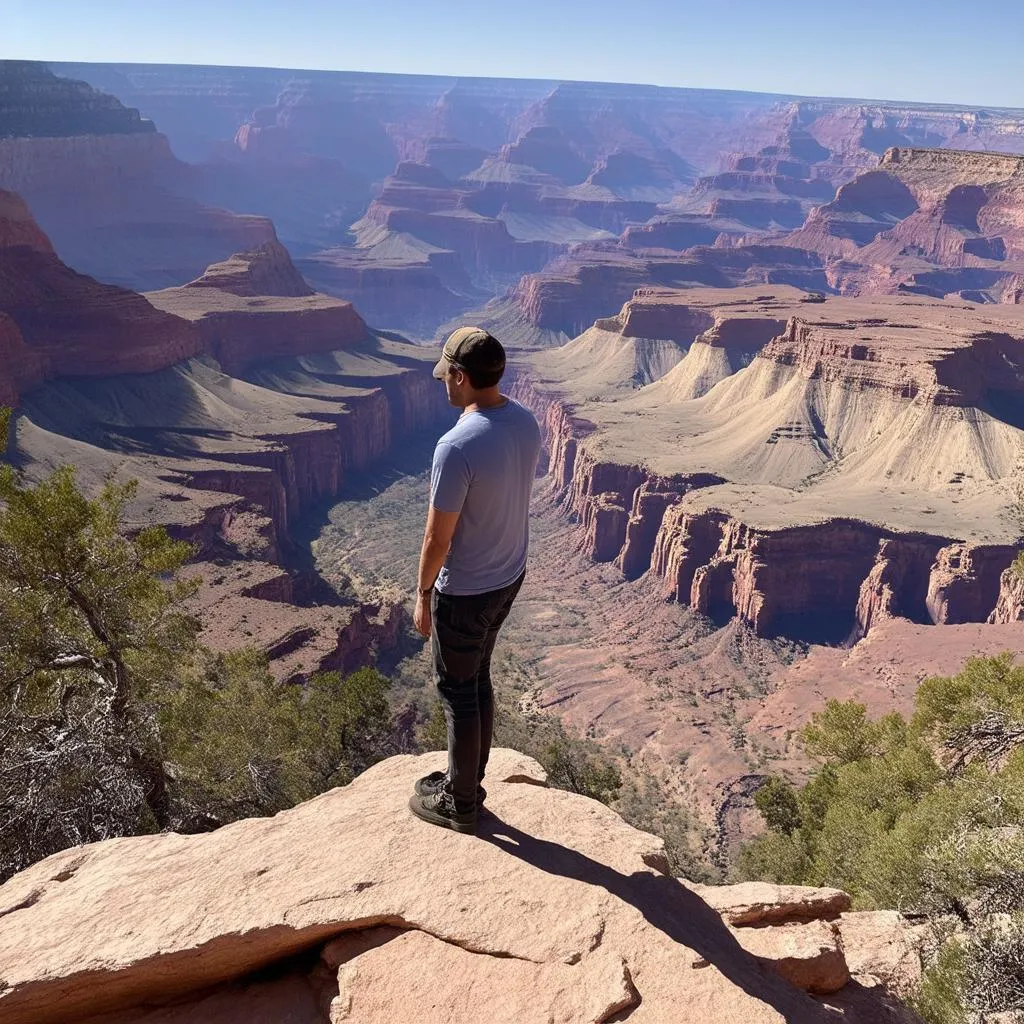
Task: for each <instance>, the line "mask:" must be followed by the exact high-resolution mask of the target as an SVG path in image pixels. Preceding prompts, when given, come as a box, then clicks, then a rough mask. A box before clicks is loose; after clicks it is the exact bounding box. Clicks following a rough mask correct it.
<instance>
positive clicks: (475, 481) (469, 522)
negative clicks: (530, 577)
mask: <svg viewBox="0 0 1024 1024" xmlns="http://www.w3.org/2000/svg"><path fill="white" fill-rule="evenodd" d="M539 453H540V428H539V427H538V426H537V421H536V420H535V419H534V418H533V415H532V414H531V413H530V412H529V411H528V410H527V409H524V408H523V406H521V405H520V404H519V403H518V402H515V401H513V400H511V399H510V400H508V401H507V402H505V403H504V404H503V405H499V406H494V407H492V408H487V409H477V410H475V411H474V412H470V413H466V414H465V415H463V417H462V418H461V419H460V420H459V422H458V423H457V424H456V425H455V426H454V427H453V428H452V429H451V430H449V431H448V433H447V434H445V435H444V436H443V437H442V438H441V439H440V440H439V441H438V443H437V448H436V449H435V451H434V465H433V472H432V476H431V488H430V503H431V505H433V506H434V508H436V509H437V510H438V511H440V512H458V513H459V521H458V525H457V526H456V528H455V534H454V536H453V538H452V544H451V550H450V552H449V554H448V558H447V561H446V562H445V565H444V568H442V570H441V573H440V575H439V576H438V579H437V584H436V586H437V590H438V591H439V592H440V593H444V594H453V595H462V594H484V593H488V592H489V591H493V590H498V589H500V588H501V587H505V586H508V585H509V584H510V583H512V582H513V581H514V580H516V579H518V578H519V576H520V575H521V574H522V572H523V570H524V569H525V568H526V553H527V547H528V544H529V521H530V492H531V489H532V485H533V479H534V476H535V474H536V471H537V459H538V456H539Z"/></svg>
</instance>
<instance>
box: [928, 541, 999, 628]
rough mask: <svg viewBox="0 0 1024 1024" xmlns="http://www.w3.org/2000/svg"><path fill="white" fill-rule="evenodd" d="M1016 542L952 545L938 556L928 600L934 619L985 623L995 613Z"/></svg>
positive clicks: (936, 620)
mask: <svg viewBox="0 0 1024 1024" xmlns="http://www.w3.org/2000/svg"><path fill="white" fill-rule="evenodd" d="M1017 551H1018V549H1017V547H1016V546H1015V545H1010V544H1005V545H989V546H986V547H974V546H971V545H969V544H950V545H949V546H947V547H944V548H942V549H941V550H940V551H939V553H938V555H937V556H936V559H935V564H934V566H933V568H932V572H931V576H930V578H929V580H928V592H927V596H926V598H925V603H926V606H927V608H928V613H929V616H930V617H931V620H932V621H933V622H985V621H987V620H988V618H989V616H990V615H993V616H994V614H995V609H996V605H997V602H998V600H999V598H1000V591H1001V580H1002V576H1003V573H1004V571H1005V570H1006V569H1007V567H1008V566H1009V564H1010V563H1011V562H1012V561H1013V559H1014V558H1015V557H1016V555H1017Z"/></svg>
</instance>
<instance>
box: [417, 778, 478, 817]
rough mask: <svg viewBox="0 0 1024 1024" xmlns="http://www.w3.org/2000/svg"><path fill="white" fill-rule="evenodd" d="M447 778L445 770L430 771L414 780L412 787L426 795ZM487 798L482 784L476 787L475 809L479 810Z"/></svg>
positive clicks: (439, 787) (434, 790)
mask: <svg viewBox="0 0 1024 1024" xmlns="http://www.w3.org/2000/svg"><path fill="white" fill-rule="evenodd" d="M447 779H448V773H447V772H431V773H430V774H429V775H424V776H423V778H422V779H417V780H416V785H415V786H413V789H414V790H415V791H416V792H417V793H418V794H419V795H420V796H426V795H427V794H428V793H436V792H438V790H440V789H441V787H442V786H443V785H444V784H445V782H446V781H447ZM486 799H487V790H486V789H484V787H483V786H479V785H478V786H477V787H476V809H477V810H478V811H479V810H480V809H481V808H482V807H483V805H484V801H485V800H486Z"/></svg>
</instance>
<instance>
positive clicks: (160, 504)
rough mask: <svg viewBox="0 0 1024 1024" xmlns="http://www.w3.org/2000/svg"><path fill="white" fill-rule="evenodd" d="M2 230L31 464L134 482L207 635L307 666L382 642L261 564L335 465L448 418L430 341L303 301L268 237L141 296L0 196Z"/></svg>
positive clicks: (286, 553) (15, 381)
mask: <svg viewBox="0 0 1024 1024" xmlns="http://www.w3.org/2000/svg"><path fill="white" fill-rule="evenodd" d="M0 241H3V242H4V243H10V244H3V245H2V246H0V256H2V259H0V403H3V404H7V405H12V406H16V407H17V411H18V416H17V418H16V420H15V431H14V446H15V451H16V452H17V453H18V455H19V457H20V458H21V459H22V460H23V462H24V463H25V465H26V466H27V467H28V468H29V471H30V472H34V471H35V467H45V466H50V465H53V464H54V463H55V462H62V461H67V462H73V463H74V464H75V465H76V466H77V468H78V472H79V478H80V479H81V480H82V481H83V482H84V483H85V485H86V486H93V485H99V484H100V483H101V482H102V480H103V479H105V478H106V477H107V476H108V475H111V474H113V475H118V476H121V477H134V478H136V479H137V480H138V481H139V485H140V498H139V501H138V502H137V503H136V505H135V506H134V507H133V508H132V510H131V515H132V517H133V524H132V525H145V524H149V523H160V524H162V525H165V526H167V527H168V529H169V530H170V531H171V532H172V533H173V534H174V535H175V536H178V537H181V538H184V539H187V540H190V541H191V542H193V543H194V544H195V545H196V548H197V557H198V558H199V559H200V560H201V565H200V570H201V571H202V574H203V577H204V579H205V580H207V581H208V585H204V587H203V590H202V591H201V594H200V598H199V604H200V607H201V608H203V609H204V610H205V613H206V615H207V616H208V618H207V621H209V622H210V627H209V629H208V631H207V635H206V640H207V642H209V643H211V644H213V645H214V646H217V647H237V646H238V645H239V644H240V643H242V642H248V643H254V644H256V645H258V646H262V647H263V648H264V650H266V652H267V653H268V656H270V657H271V659H272V661H273V667H274V670H275V671H276V672H277V673H278V674H279V675H280V676H282V677H283V678H303V677H305V676H307V675H309V674H310V673H311V672H314V671H319V670H322V669H328V668H336V667H345V668H348V667H352V666H353V665H354V664H356V663H359V662H360V661H362V660H365V659H366V658H367V657H368V655H369V651H370V649H371V647H377V648H380V649H384V648H386V647H387V646H389V645H392V644H393V643H394V642H395V641H396V639H397V630H398V626H399V615H398V613H397V611H396V609H395V608H393V607H391V606H388V607H385V608H380V607H359V606H353V605H347V606H343V605H342V604H341V603H340V602H338V601H337V599H336V598H335V597H334V596H333V595H332V594H330V593H329V592H327V588H325V587H322V586H321V588H320V591H317V590H316V588H315V587H313V588H312V589H311V588H309V587H306V586H302V587H299V589H298V590H296V587H295V581H294V580H293V579H292V577H291V576H290V575H289V574H288V573H283V572H282V570H281V569H280V567H279V566H276V565H275V564H274V563H278V562H281V561H282V560H283V561H285V562H288V561H289V560H290V557H291V556H292V555H293V553H294V552H293V548H292V538H291V535H292V530H293V529H294V527H295V524H296V523H297V522H298V521H299V520H300V519H301V518H302V517H303V516H304V515H306V514H307V513H308V512H309V511H310V510H311V509H312V508H314V507H315V506H316V505H317V504H318V503H322V502H324V501H326V500H328V499H330V498H333V497H335V496H337V494H338V493H339V491H340V489H341V488H342V486H343V483H344V480H345V478H346V474H347V473H349V472H352V471H359V470H361V469H364V468H366V467H367V466H368V465H370V464H371V463H372V462H373V460H375V459H377V458H380V457H381V456H382V455H384V454H385V453H387V452H388V451H389V450H390V448H391V447H392V446H393V445H394V444H395V443H396V442H397V441H399V440H400V439H401V438H403V437H406V436H409V435H410V434H413V433H418V432H420V431H421V430H422V429H423V428H424V427H432V426H433V425H434V424H435V423H438V422H440V421H443V420H445V419H446V418H447V415H448V405H447V402H446V400H445V398H444V393H443V389H441V388H439V387H437V386H436V384H435V383H434V382H433V381H432V380H431V378H430V368H431V366H432V364H433V353H432V352H426V351H424V350H422V349H417V348H414V347H413V346H410V345H407V344H404V343H400V342H391V341H387V340H384V339H381V338H378V337H377V336H376V335H374V334H373V333H372V332H370V331H369V329H368V328H367V327H366V324H365V323H364V322H363V320H362V319H361V318H360V317H359V315H358V314H357V313H356V312H355V310H354V309H353V308H352V306H351V305H350V304H349V303H346V302H341V301H339V300H337V299H331V298H328V297H327V296H323V295H316V294H314V293H312V292H311V290H310V289H309V287H308V286H307V285H306V284H305V282H304V281H303V280H302V278H301V276H300V275H299V274H298V272H297V271H296V270H295V268H294V266H293V265H292V264H291V261H290V259H289V257H288V254H287V252H286V251H285V250H284V249H283V247H281V246H280V245H277V244H274V245H272V246H268V247H264V248H262V249H259V250H256V251H254V252H250V253H242V254H239V255H237V256H235V257H232V258H231V259H230V260H228V261H226V262H225V263H222V264H218V265H215V266H213V267H211V268H210V270H209V272H208V273H207V274H206V275H204V277H203V278H201V279H199V280H197V281H195V282H193V283H192V285H190V286H189V287H185V288H179V289H171V290H169V291H166V292H161V293H156V294H154V295H153V296H152V297H151V298H152V302H150V301H147V299H146V298H144V297H143V296H140V295H137V294H136V293H134V292H129V291H126V290H124V289H121V288H117V287H114V286H112V285H105V284H100V283H99V282H97V281H94V280H93V279H91V278H87V277H84V276H83V275H81V274H76V273H75V272H74V271H72V270H70V269H69V268H68V267H66V266H65V265H64V264H63V263H62V262H61V261H60V259H59V258H58V256H57V255H56V254H55V253H54V252H53V249H52V247H51V246H50V244H49V242H48V240H47V238H46V236H45V235H44V234H43V233H42V232H41V231H40V230H39V229H38V227H36V225H35V222H34V221H33V220H32V218H31V216H30V215H29V213H28V211H27V209H26V208H25V206H24V204H23V203H21V201H20V200H19V199H18V198H17V197H16V196H14V195H13V194H11V193H6V192H3V193H0ZM266 292H269V293H270V294H264V293H266ZM158 307H159V308H158ZM195 356H204V357H206V359H207V361H206V362H202V361H199V360H196V359H193V357H195ZM211 358H212V359H213V360H216V364H213V365H211V364H210V363H209V359H211ZM229 374H231V375H234V376H229ZM243 378H245V379H243ZM432 385H433V386H432ZM214 560H216V561H217V562H218V564H219V568H214V566H213V565H212V564H208V563H212V561H214ZM254 575H255V579H254V578H253V577H254ZM271 581H275V582H273V583H271ZM314 605H320V606H321V607H320V608H319V609H315V608H314V607H313V606H314ZM243 638H244V640H243Z"/></svg>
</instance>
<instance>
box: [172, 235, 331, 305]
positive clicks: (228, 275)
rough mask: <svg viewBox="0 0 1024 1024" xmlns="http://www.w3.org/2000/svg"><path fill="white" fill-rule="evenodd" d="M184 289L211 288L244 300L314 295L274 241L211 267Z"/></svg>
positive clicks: (286, 255) (279, 244)
mask: <svg viewBox="0 0 1024 1024" xmlns="http://www.w3.org/2000/svg"><path fill="white" fill-rule="evenodd" d="M184 287H186V288H215V289H217V290H218V291H222V292H229V293H230V294H232V295H239V296H245V297H252V296H263V295H277V296H287V297H289V298H301V297H303V296H307V295H313V294H314V292H313V289H312V288H310V287H309V285H308V284H306V282H305V281H304V280H303V279H302V275H301V274H300V273H299V272H298V271H297V270H296V269H295V264H294V263H292V258H291V256H290V255H289V254H288V250H287V249H286V248H285V247H284V246H283V245H282V244H281V243H280V242H278V241H277V240H276V239H275V240H274V241H271V242H267V243H265V244H264V245H261V246H259V247H258V248H256V249H251V250H250V251H248V252H243V253H235V254H234V255H233V256H231V257H229V258H228V259H226V260H223V261H222V262H220V263H214V264H212V265H211V266H209V267H207V268H206V272H205V273H204V274H203V275H202V277H198V278H196V280H194V281H189V283H188V284H186V285H185V286H184Z"/></svg>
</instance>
